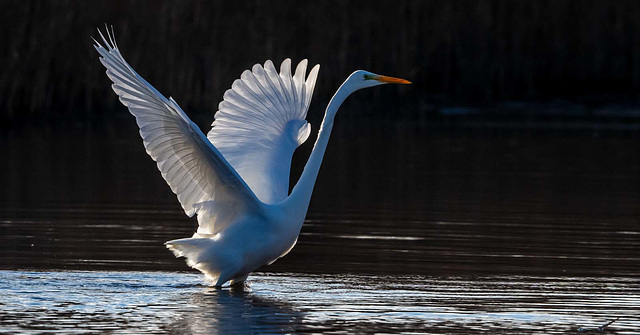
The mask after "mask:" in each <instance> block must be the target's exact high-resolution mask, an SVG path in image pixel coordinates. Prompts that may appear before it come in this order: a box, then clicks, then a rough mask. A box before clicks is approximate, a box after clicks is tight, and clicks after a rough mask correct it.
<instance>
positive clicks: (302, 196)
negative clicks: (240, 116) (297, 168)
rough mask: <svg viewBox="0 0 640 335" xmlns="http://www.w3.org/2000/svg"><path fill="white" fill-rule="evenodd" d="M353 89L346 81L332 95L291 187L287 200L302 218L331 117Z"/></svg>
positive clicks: (320, 159) (331, 125)
mask: <svg viewBox="0 0 640 335" xmlns="http://www.w3.org/2000/svg"><path fill="white" fill-rule="evenodd" d="M354 91H355V89H354V88H352V87H349V85H347V82H346V81H345V83H343V84H342V86H340V88H339V89H338V91H336V93H335V94H334V95H333V98H331V101H330V102H329V105H328V106H327V109H326V111H325V113H324V119H323V120H322V124H321V125H320V131H319V133H318V139H317V140H316V144H315V145H314V146H313V150H312V151H311V155H310V156H309V160H308V161H307V164H306V165H305V166H304V170H303V171H302V175H301V176H300V179H299V180H298V183H297V184H296V186H294V187H293V191H291V195H289V197H288V198H287V200H286V201H287V202H288V203H289V205H291V206H292V207H291V208H292V209H293V210H295V211H296V214H298V215H302V217H303V219H304V216H305V215H306V213H307V209H308V208H309V202H310V201H311V194H312V193H313V187H314V185H315V183H316V178H317V177H318V171H320V166H321V165H322V158H323V157H324V152H325V151H326V149H327V144H328V143H329V137H330V136H331V129H333V119H334V118H335V116H336V113H337V112H338V108H340V105H342V103H343V102H344V100H345V99H346V98H347V97H348V96H349V95H350V94H351V93H353V92H354Z"/></svg>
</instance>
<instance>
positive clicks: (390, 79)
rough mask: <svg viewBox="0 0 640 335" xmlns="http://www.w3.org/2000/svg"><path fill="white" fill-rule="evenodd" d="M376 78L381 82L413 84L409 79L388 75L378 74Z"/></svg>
mask: <svg viewBox="0 0 640 335" xmlns="http://www.w3.org/2000/svg"><path fill="white" fill-rule="evenodd" d="M374 79H375V80H377V81H379V82H382V83H388V84H411V82H410V81H408V80H405V79H401V78H394V77H387V76H377V77H376V78H374Z"/></svg>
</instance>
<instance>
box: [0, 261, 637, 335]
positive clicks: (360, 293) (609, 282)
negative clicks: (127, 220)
mask: <svg viewBox="0 0 640 335" xmlns="http://www.w3.org/2000/svg"><path fill="white" fill-rule="evenodd" d="M0 283H1V284H0V288H1V290H2V292H3V299H2V303H1V304H2V305H1V306H2V312H3V313H2V316H1V317H0V326H2V329H1V330H0V332H7V333H12V332H17V331H24V330H32V331H52V330H59V331H63V332H76V331H90V330H99V331H105V330H108V331H113V332H116V333H119V332H124V333H130V332H145V333H155V332H166V331H175V332H190V333H214V332H217V333H221V334H228V333H232V332H233V333H281V332H287V333H290V332H322V333H357V332H429V333H451V332H475V331H486V332H490V333H496V332H500V333H511V334H522V333H538V334H565V333H567V332H577V331H578V329H580V328H583V329H595V328H597V327H599V326H602V325H603V324H605V323H607V322H608V321H612V320H616V319H617V321H616V322H614V323H613V324H612V325H611V326H610V328H609V330H612V331H614V332H615V333H617V334H635V333H637V330H638V327H640V318H639V317H638V314H637V312H638V310H637V306H638V304H640V291H639V290H638V282H637V281H635V280H632V279H629V278H608V279H606V280H603V279H602V278H572V277H519V276H513V277H475V278H465V277H446V276H442V277H431V276H411V275H409V276H361V275H308V274H295V273H279V274H264V273H259V274H255V275H253V276H252V277H251V280H250V282H249V284H248V287H245V288H241V289H234V290H231V289H222V290H219V289H214V288H211V287H208V286H205V285H202V278H201V277H200V276H198V275H194V274H185V273H166V272H130V271H127V272H101V271H90V272H50V271H46V272H34V271H0Z"/></svg>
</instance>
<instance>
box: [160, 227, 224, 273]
mask: <svg viewBox="0 0 640 335" xmlns="http://www.w3.org/2000/svg"><path fill="white" fill-rule="evenodd" d="M213 243H214V241H213V240H212V239H210V238H202V237H192V238H181V239H178V240H172V241H167V242H165V243H164V245H165V246H166V247H167V248H168V249H169V250H171V252H173V254H174V255H175V256H176V257H184V258H186V261H187V265H189V266H190V267H192V268H194V269H198V270H200V271H202V273H204V274H205V275H206V277H207V279H209V280H211V281H212V282H216V281H217V280H218V278H219V277H220V271H219V269H217V268H218V266H216V264H214V262H212V261H213V259H212V257H211V255H210V253H211V250H210V248H211V246H212V245H213Z"/></svg>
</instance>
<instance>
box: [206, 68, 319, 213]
mask: <svg viewBox="0 0 640 335" xmlns="http://www.w3.org/2000/svg"><path fill="white" fill-rule="evenodd" d="M319 68H320V66H319V65H316V66H315V67H314V68H313V69H312V70H311V72H310V73H309V76H308V77H307V78H306V80H305V73H306V69H307V60H303V61H302V62H300V64H298V66H297V68H296V72H295V74H294V75H293V76H292V75H291V60H290V59H285V60H284V62H282V65H281V66H280V73H279V74H278V72H277V71H276V69H275V67H274V66H273V63H272V62H271V61H270V60H268V61H266V62H265V63H264V66H262V65H260V64H256V65H254V66H253V68H252V70H251V71H249V70H246V71H244V72H243V73H242V76H241V77H240V79H237V80H236V81H234V82H233V85H232V86H231V89H230V90H228V91H226V92H225V94H224V100H223V101H222V102H221V103H220V105H219V106H218V111H217V112H216V114H215V121H214V122H213V124H212V126H213V128H212V129H211V131H209V134H208V135H207V137H208V138H209V140H211V142H212V143H213V145H214V146H215V147H216V148H218V149H219V150H220V152H222V154H223V155H224V157H225V158H226V159H227V161H229V163H230V164H231V165H232V166H233V167H234V168H235V170H236V171H237V172H238V174H240V176H241V177H242V179H243V180H244V181H245V182H246V183H247V184H248V185H249V187H251V190H252V191H253V192H254V193H255V195H256V196H257V197H258V198H259V199H260V200H261V201H263V202H265V203H268V204H275V203H277V202H280V201H282V200H284V199H285V198H286V197H287V195H288V193H289V171H290V169H291V157H292V156H293V152H294V151H295V149H296V148H297V147H298V146H300V145H301V144H302V143H304V142H305V141H306V140H307V138H308V137H309V134H310V132H311V126H310V125H309V124H308V123H307V121H306V120H305V118H306V117H307V110H308V109H309V103H310V102H311V96H312V94H313V88H314V86H315V83H316V78H317V77H318V70H319Z"/></svg>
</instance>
